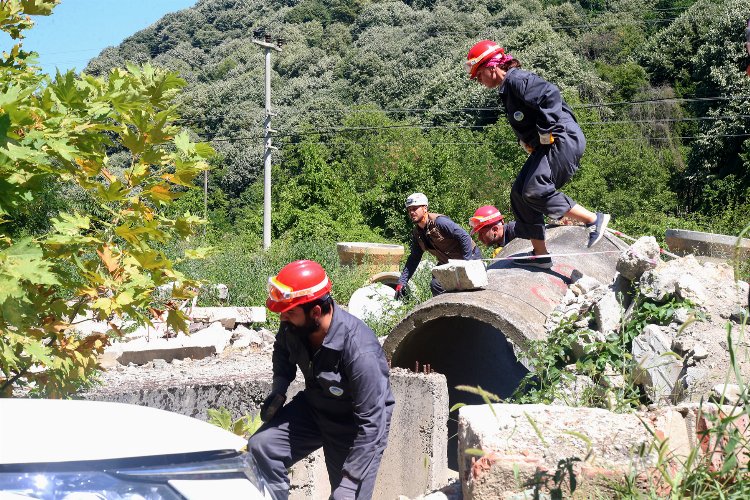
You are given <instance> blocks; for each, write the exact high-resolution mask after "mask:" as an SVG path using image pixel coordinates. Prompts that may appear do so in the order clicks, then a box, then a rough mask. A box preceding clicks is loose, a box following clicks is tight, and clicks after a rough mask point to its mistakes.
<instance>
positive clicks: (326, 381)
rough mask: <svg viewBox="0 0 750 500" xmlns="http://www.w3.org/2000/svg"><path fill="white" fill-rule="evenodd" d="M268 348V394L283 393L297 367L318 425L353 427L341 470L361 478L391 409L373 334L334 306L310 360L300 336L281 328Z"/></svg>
mask: <svg viewBox="0 0 750 500" xmlns="http://www.w3.org/2000/svg"><path fill="white" fill-rule="evenodd" d="M273 347H274V348H273V385H274V391H280V392H286V389H287V388H288V387H289V385H290V384H291V382H292V381H293V380H294V377H295V375H296V372H297V367H299V368H300V370H301V371H302V374H303V375H304V377H305V391H304V393H305V399H306V400H307V402H308V403H309V404H310V406H312V407H313V410H314V411H315V412H316V413H317V415H318V416H319V421H320V425H321V426H322V425H325V423H326V421H331V422H332V425H333V423H335V425H336V426H340V425H342V424H345V425H346V424H350V425H351V426H352V429H353V430H355V429H356V437H355V438H354V442H353V444H352V447H351V450H350V452H349V455H348V456H347V458H346V461H345V462H344V472H346V474H347V475H349V476H350V477H352V478H353V479H355V480H357V481H359V480H361V479H362V477H363V476H364V473H365V472H366V471H367V467H368V466H369V464H370V462H372V459H373V458H374V455H375V453H377V452H378V446H377V445H378V443H380V442H381V441H382V439H383V437H384V435H385V434H386V433H387V432H388V428H389V423H390V419H391V414H392V412H393V405H394V399H393V394H392V393H391V385H390V380H389V369H388V363H387V362H386V359H385V353H384V352H383V348H382V347H381V346H380V343H379V342H378V340H377V338H376V337H375V334H374V333H373V331H372V330H371V329H370V328H369V327H368V326H367V325H366V324H364V323H363V322H362V321H361V320H360V319H358V318H356V317H355V316H352V315H351V314H349V313H348V312H346V311H344V310H343V309H341V308H340V307H339V306H338V305H337V304H335V303H334V305H333V317H332V319H331V324H330V326H329V329H328V334H327V335H326V336H325V339H324V340H323V345H321V347H320V349H318V351H317V352H316V353H315V354H314V355H313V356H312V358H311V357H310V353H309V351H308V349H307V346H306V345H305V343H303V341H302V340H301V339H300V337H299V336H297V335H295V334H293V333H290V332H288V331H287V330H286V329H285V328H281V329H280V330H279V333H278V334H277V335H276V341H275V342H274V346H273Z"/></svg>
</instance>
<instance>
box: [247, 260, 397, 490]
mask: <svg viewBox="0 0 750 500" xmlns="http://www.w3.org/2000/svg"><path fill="white" fill-rule="evenodd" d="M330 292H331V281H330V280H329V279H328V275H327V274H326V272H325V270H324V269H323V268H322V267H321V266H320V264H318V263H317V262H314V261H311V260H298V261H295V262H292V263H290V264H287V265H286V266H284V268H283V269H281V271H279V274H278V275H276V276H275V277H272V278H269V280H268V299H267V300H266V307H268V308H269V309H270V310H271V311H273V312H276V313H279V314H280V315H281V316H280V320H281V325H280V327H279V332H278V333H277V335H276V341H275V342H274V346H273V385H272V389H271V393H270V394H269V395H268V397H267V398H266V399H265V401H264V402H263V404H262V405H261V411H260V416H261V419H262V420H263V421H264V422H265V424H263V426H262V427H261V428H260V429H259V430H258V431H257V432H256V433H255V434H253V435H252V436H251V437H250V440H249V442H248V449H249V451H250V452H251V453H252V454H253V456H254V457H255V459H256V461H257V462H258V466H259V467H260V469H261V472H263V474H264V476H265V477H266V478H268V481H269V482H270V483H271V484H270V488H271V490H272V491H271V493H272V495H273V498H274V499H275V500H279V499H287V498H288V497H289V476H288V474H287V469H288V468H289V467H291V466H292V465H293V464H294V463H296V462H298V461H300V460H302V459H303V458H305V457H306V456H307V455H309V454H310V453H312V452H314V451H315V450H317V449H318V448H320V447H323V454H324V455H325V463H326V468H327V469H328V478H329V481H330V483H331V491H332V492H333V493H332V494H331V498H332V499H333V500H354V499H358V500H359V499H364V500H369V499H370V498H372V494H373V489H374V487H375V478H376V476H377V472H378V468H379V467H380V460H381V458H382V456H383V452H384V451H385V447H386V442H387V440H388V431H389V429H390V421H391V414H392V413H393V405H394V399H393V394H392V393H391V386H390V381H389V378H388V377H389V370H388V363H387V362H386V359H385V354H384V352H383V349H382V348H381V347H380V344H379V343H378V340H377V338H376V337H375V334H374V333H373V332H372V330H370V328H368V327H367V325H365V324H364V323H363V322H362V321H360V320H359V319H357V318H355V317H354V316H352V315H351V314H349V313H348V312H346V311H344V310H343V309H341V308H340V307H339V306H338V305H337V304H336V303H335V302H334V301H333V299H332V298H331V295H330ZM297 367H299V369H300V370H301V371H302V374H303V375H304V378H305V389H304V390H303V391H301V392H299V393H298V394H297V395H296V396H294V398H292V400H291V401H290V402H289V404H287V405H284V402H285V401H286V392H287V389H288V387H289V385H290V384H291V383H292V381H293V380H294V378H295V375H296V372H297Z"/></svg>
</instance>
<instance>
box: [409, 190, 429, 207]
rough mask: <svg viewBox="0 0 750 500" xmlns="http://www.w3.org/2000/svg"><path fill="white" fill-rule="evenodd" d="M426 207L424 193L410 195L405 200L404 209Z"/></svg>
mask: <svg viewBox="0 0 750 500" xmlns="http://www.w3.org/2000/svg"><path fill="white" fill-rule="evenodd" d="M415 205H416V206H420V207H421V206H423V205H424V206H427V196H425V194H424V193H412V194H410V195H409V197H408V198H407V199H406V208H409V207H413V206H415Z"/></svg>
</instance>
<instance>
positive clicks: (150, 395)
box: [80, 351, 449, 500]
mask: <svg viewBox="0 0 750 500" xmlns="http://www.w3.org/2000/svg"><path fill="white" fill-rule="evenodd" d="M228 352H229V351H228ZM223 356H225V358H223V359H221V360H217V362H216V363H213V364H210V365H203V366H201V371H200V372H198V371H197V370H196V372H194V373H193V372H191V373H192V374H191V375H190V376H188V375H187V374H182V373H181V372H182V366H181V367H180V370H154V369H153V368H151V369H146V368H143V367H138V368H135V367H129V368H124V370H125V371H124V372H104V373H103V374H102V381H103V384H104V385H102V386H100V387H95V388H92V389H90V390H89V391H88V392H86V393H84V394H81V395H80V397H83V398H84V399H91V400H96V401H115V402H123V403H132V404H140V405H144V406H150V407H154V408H160V409H163V410H168V411H174V412H177V413H181V414H183V415H189V416H192V417H195V418H199V419H201V420H207V418H208V415H207V409H209V408H220V407H225V408H227V409H228V410H229V411H230V412H231V414H232V416H233V418H239V417H241V416H244V415H246V414H251V415H255V414H257V413H258V411H259V408H260V404H261V403H262V402H263V399H264V398H265V396H266V395H267V394H268V392H270V390H271V361H270V357H269V356H262V355H259V354H258V355H241V356H239V355H238V356H233V357H230V358H227V353H225V354H224V355H223ZM205 361H206V360H202V361H199V362H196V363H205ZM390 383H391V390H392V391H393V395H394V399H395V400H396V405H395V408H394V411H393V417H392V419H391V430H390V434H389V437H388V447H387V448H386V450H385V453H384V454H383V459H382V461H381V465H380V469H379V472H378V479H377V482H376V484H375V492H374V495H373V498H377V499H380V498H384V499H387V498H396V497H398V495H400V494H405V495H408V496H410V497H416V496H418V495H421V494H422V493H424V492H427V491H433V490H435V489H437V488H440V487H442V486H444V485H445V482H446V479H447V478H448V477H449V469H448V457H447V455H446V448H447V439H448V430H447V422H448V387H447V384H446V379H445V376H443V375H440V374H437V373H431V374H424V373H419V374H417V373H412V372H410V371H408V370H404V369H393V370H392V371H391V375H390ZM303 387H304V382H303V380H302V375H301V374H298V378H297V379H296V380H295V381H294V382H293V383H292V386H291V387H290V388H289V391H288V392H287V401H289V400H290V399H291V398H292V397H293V396H294V394H296V393H297V392H298V391H300V390H302V389H303ZM290 478H291V480H292V490H291V491H290V499H291V498H297V499H300V500H301V499H327V498H328V495H329V494H330V487H329V485H328V474H327V472H326V469H325V461H324V460H323V457H322V451H320V450H319V451H318V452H316V453H315V454H313V455H311V456H310V457H309V458H308V459H306V460H303V461H301V462H298V463H297V464H296V465H294V466H293V467H292V469H291V473H290Z"/></svg>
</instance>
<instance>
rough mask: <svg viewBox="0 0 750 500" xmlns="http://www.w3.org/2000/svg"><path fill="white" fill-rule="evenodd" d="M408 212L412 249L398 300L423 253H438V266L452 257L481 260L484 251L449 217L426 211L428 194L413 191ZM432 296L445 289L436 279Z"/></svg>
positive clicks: (399, 280) (397, 293)
mask: <svg viewBox="0 0 750 500" xmlns="http://www.w3.org/2000/svg"><path fill="white" fill-rule="evenodd" d="M405 205H406V211H407V212H408V214H409V218H410V219H411V221H412V222H413V223H414V229H413V230H412V233H411V252H410V253H409V257H408V258H407V259H406V265H405V266H404V270H403V271H402V272H401V277H400V278H399V279H398V284H397V285H396V299H400V298H402V297H403V295H404V287H405V286H406V283H408V281H409V278H411V277H412V275H413V274H414V271H416V270H417V266H418V265H419V261H420V260H422V255H424V252H425V251H427V252H429V253H431V254H432V255H434V256H435V258H436V259H437V261H438V264H439V265H442V264H447V263H448V260H450V259H458V260H474V259H481V258H482V252H481V251H480V250H479V248H478V247H477V245H476V243H474V241H473V240H472V239H471V236H469V233H467V232H466V230H465V229H464V228H462V227H461V226H459V225H458V224H456V223H455V222H453V221H452V220H451V219H450V218H449V217H447V216H445V215H442V214H436V213H431V212H428V211H427V206H428V202H427V196H425V195H424V194H423V193H413V194H411V195H409V197H408V198H406V204H405ZM430 290H432V296H433V297H434V296H435V295H440V294H441V293H444V292H445V289H444V288H443V287H442V286H441V285H440V282H438V281H437V280H436V279H435V278H432V281H431V282H430Z"/></svg>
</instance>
